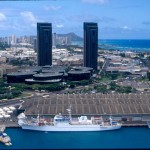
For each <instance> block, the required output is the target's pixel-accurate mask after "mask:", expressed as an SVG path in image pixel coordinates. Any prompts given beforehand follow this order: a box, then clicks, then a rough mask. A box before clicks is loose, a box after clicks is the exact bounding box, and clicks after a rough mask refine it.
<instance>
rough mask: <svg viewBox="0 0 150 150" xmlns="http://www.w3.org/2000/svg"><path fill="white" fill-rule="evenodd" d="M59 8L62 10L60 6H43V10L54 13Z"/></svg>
mask: <svg viewBox="0 0 150 150" xmlns="http://www.w3.org/2000/svg"><path fill="white" fill-rule="evenodd" d="M61 8H62V7H61V6H44V9H45V10H47V11H49V10H54V11H56V10H59V9H61Z"/></svg>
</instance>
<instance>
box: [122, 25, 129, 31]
mask: <svg viewBox="0 0 150 150" xmlns="http://www.w3.org/2000/svg"><path fill="white" fill-rule="evenodd" d="M122 29H123V30H131V28H130V27H128V26H123V27H122Z"/></svg>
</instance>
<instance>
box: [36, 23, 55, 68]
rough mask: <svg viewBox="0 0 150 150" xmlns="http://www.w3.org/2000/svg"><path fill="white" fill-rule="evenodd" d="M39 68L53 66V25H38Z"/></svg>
mask: <svg viewBox="0 0 150 150" xmlns="http://www.w3.org/2000/svg"><path fill="white" fill-rule="evenodd" d="M37 50H38V52H37V60H38V66H45V65H52V24H51V23H37Z"/></svg>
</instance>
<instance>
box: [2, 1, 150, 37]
mask: <svg viewBox="0 0 150 150" xmlns="http://www.w3.org/2000/svg"><path fill="white" fill-rule="evenodd" d="M149 7H150V0H33V1H32V0H20V1H17V0H15V1H13V0H10V1H7V0H0V37H5V36H9V35H16V36H23V35H36V34H37V33H36V32H37V27H36V25H37V22H49V23H52V32H55V33H58V34H62V33H69V32H74V33H76V34H77V35H79V36H81V37H83V22H96V23H98V37H99V39H150V11H149Z"/></svg>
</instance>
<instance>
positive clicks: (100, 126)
mask: <svg viewBox="0 0 150 150" xmlns="http://www.w3.org/2000/svg"><path fill="white" fill-rule="evenodd" d="M67 111H68V114H69V115H68V116H62V115H61V113H59V114H58V115H56V116H55V117H54V119H53V121H48V120H46V119H43V118H40V116H39V114H38V116H37V118H32V119H29V118H28V117H27V116H25V114H24V113H21V114H20V115H19V116H18V124H19V126H20V127H21V128H22V129H25V130H36V131H51V132H52V131H55V132H60V131H61V132H66V131H106V130H116V129H120V128H121V126H122V125H121V124H120V123H118V122H116V121H113V120H112V118H111V117H110V118H109V121H108V122H104V121H103V119H102V118H101V119H100V118H99V120H98V121H97V119H96V118H94V117H91V119H88V118H87V116H80V117H78V118H72V116H71V107H70V108H69V109H67Z"/></svg>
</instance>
